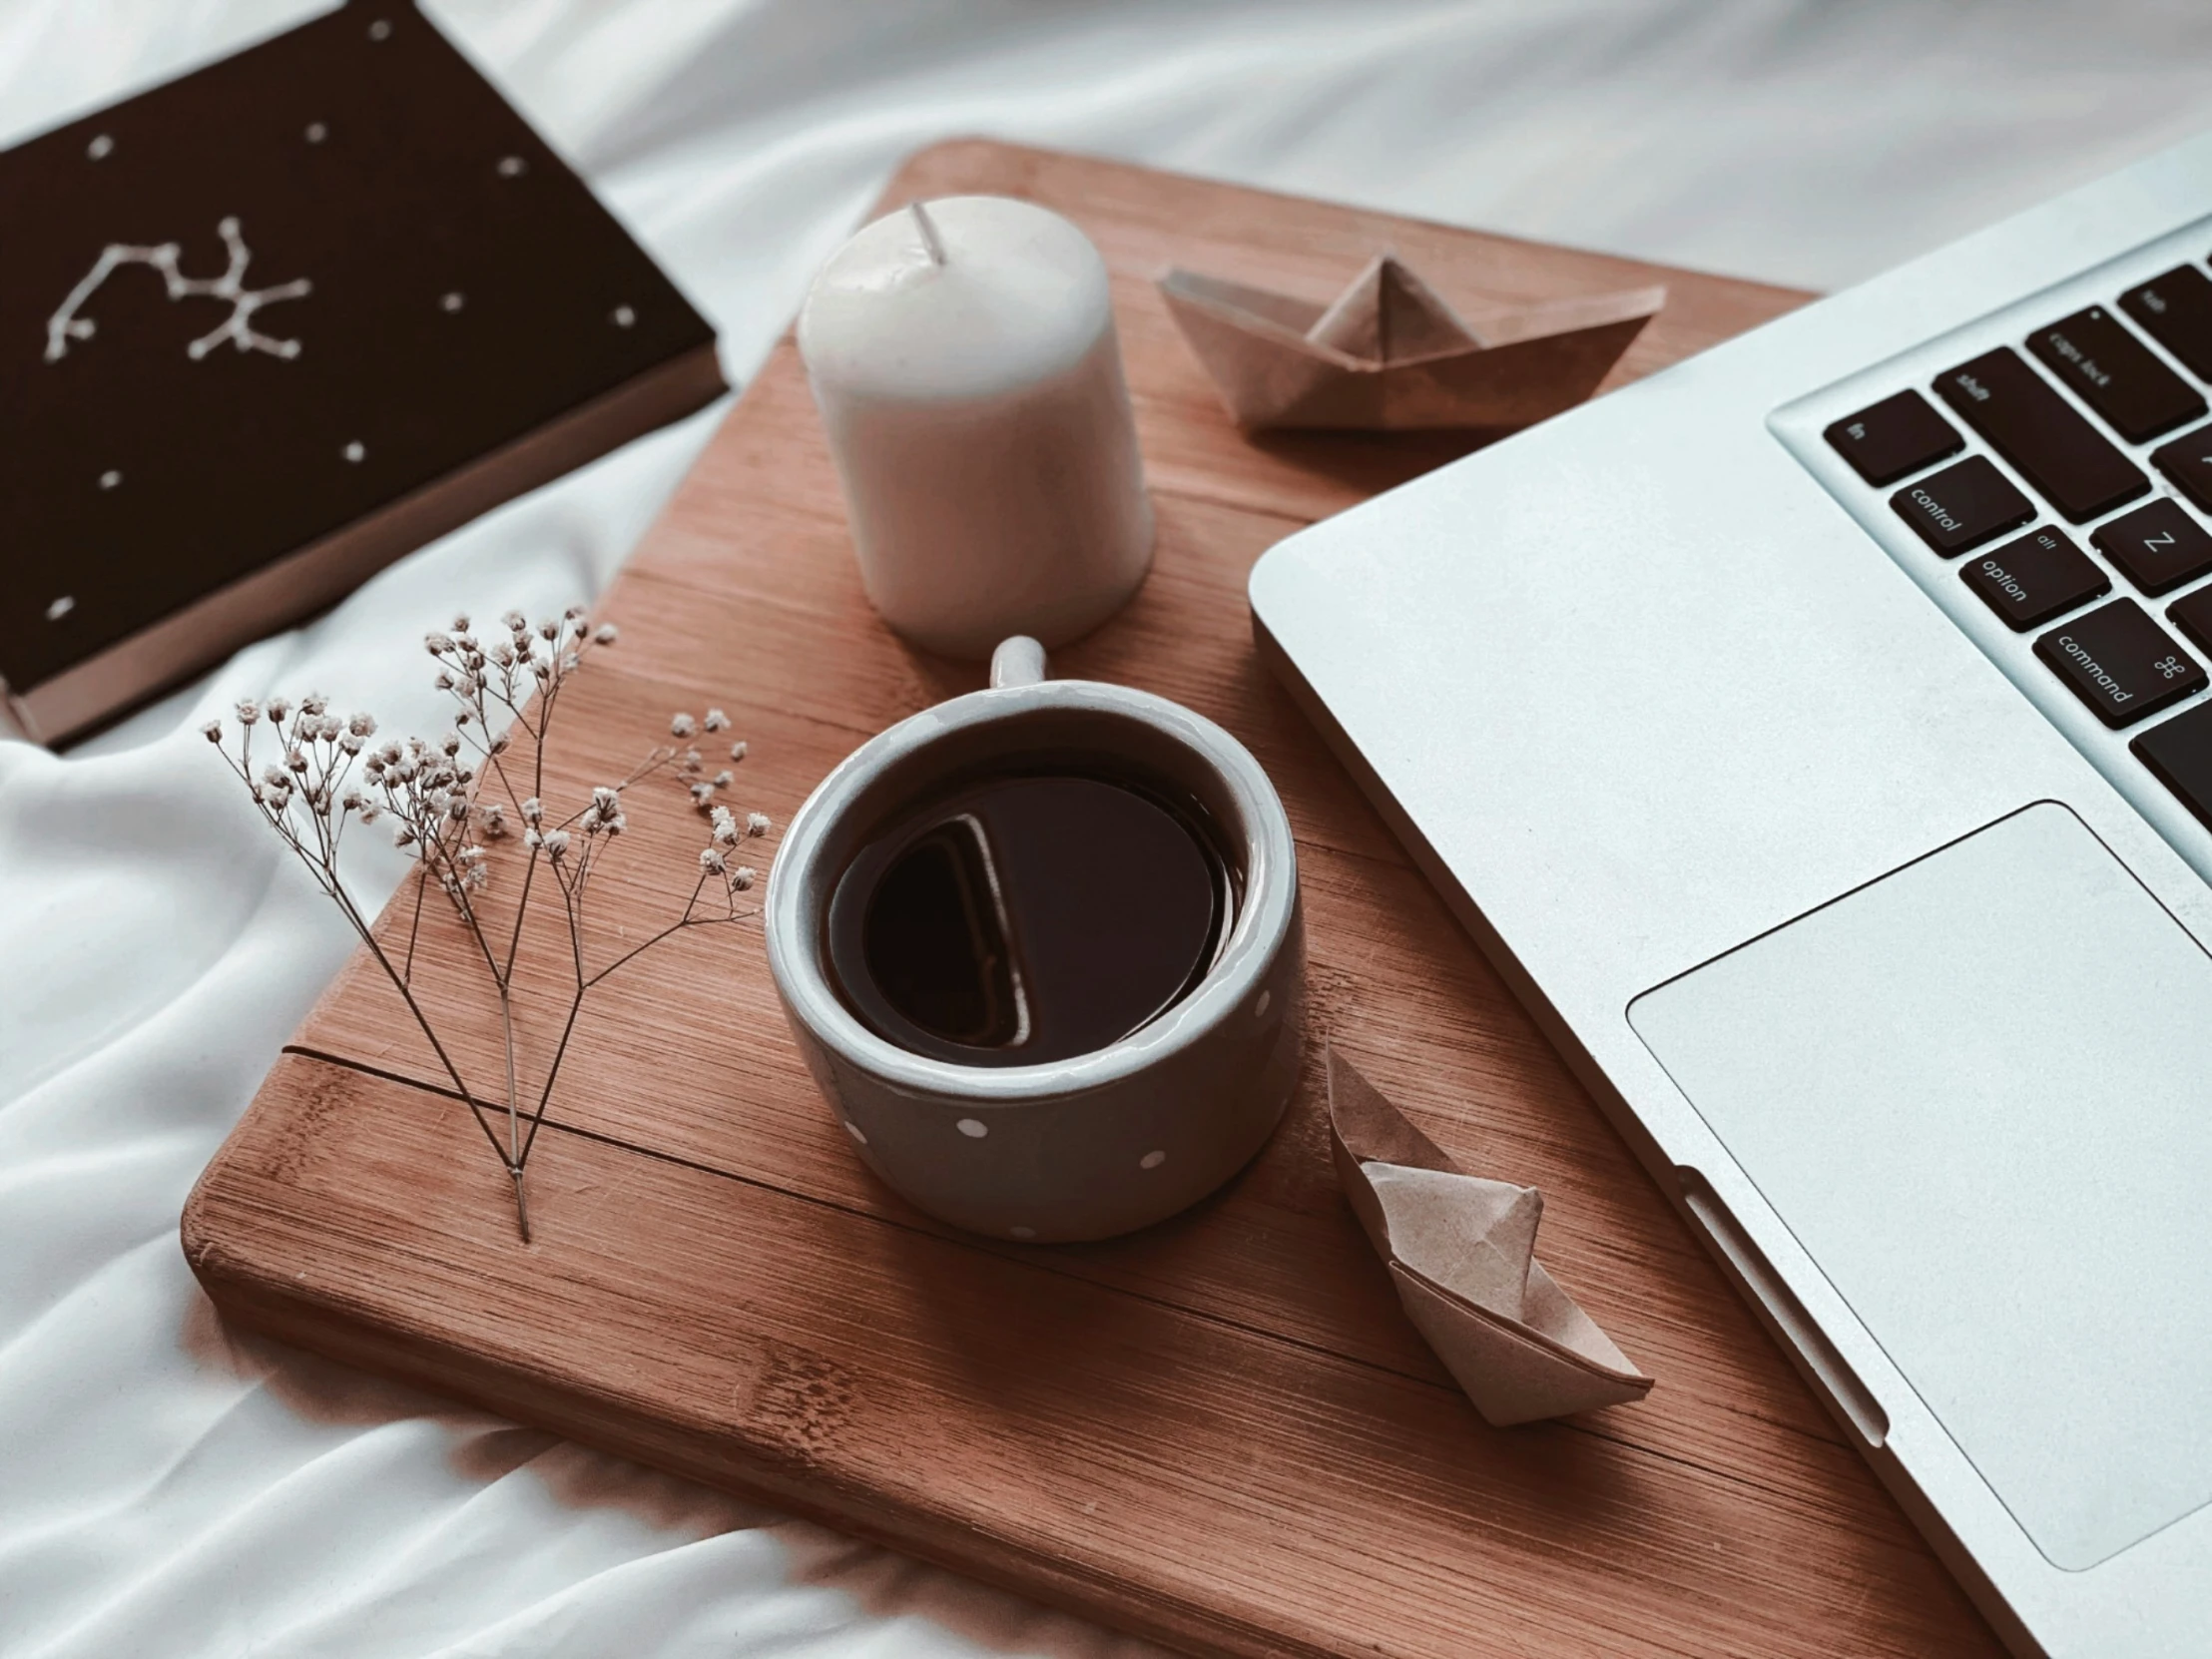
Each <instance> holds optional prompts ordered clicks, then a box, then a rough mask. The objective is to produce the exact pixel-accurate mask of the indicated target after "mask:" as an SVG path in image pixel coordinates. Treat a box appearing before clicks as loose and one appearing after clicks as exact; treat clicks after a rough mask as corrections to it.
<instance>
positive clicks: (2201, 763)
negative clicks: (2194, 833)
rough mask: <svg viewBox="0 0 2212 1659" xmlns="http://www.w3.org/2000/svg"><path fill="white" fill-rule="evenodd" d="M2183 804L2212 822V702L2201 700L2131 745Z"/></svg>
mask: <svg viewBox="0 0 2212 1659" xmlns="http://www.w3.org/2000/svg"><path fill="white" fill-rule="evenodd" d="M2127 747H2128V748H2130V749H2132V750H2134V751H2135V758H2136V759H2137V760H2139V761H2141V762H2142V763H2143V765H2145V766H2147V767H2149V768H2150V770H2151V775H2152V776H2153V777H2155V778H2156V779H2157V780H2158V781H2159V782H2160V783H2161V784H2163V785H2165V786H2166V788H2168V789H2169V790H2172V791H2173V792H2174V794H2175V796H2176V797H2178V798H2179V800H2180V802H2181V804H2182V805H2183V806H2184V807H2186V808H2188V809H2189V811H2191V812H2192V813H2194V814H2196V815H2197V817H2198V818H2199V819H2201V820H2203V821H2204V822H2205V823H2206V824H2207V825H2212V703H2200V704H2198V705H2197V706H2196V707H2195V708H2194V709H2191V710H2189V711H2187V712H2186V713H2184V714H2178V715H2176V716H2174V718H2173V719H2171V720H2169V721H2167V722H2166V723H2165V724H2164V725H2163V726H2153V727H2152V728H2151V729H2150V730H2149V731H2148V732H2145V733H2144V734H2143V735H2142V736H2141V737H2139V738H2137V739H2136V740H2135V741H2134V742H2133V743H2131V744H2129V745H2128V746H2127Z"/></svg>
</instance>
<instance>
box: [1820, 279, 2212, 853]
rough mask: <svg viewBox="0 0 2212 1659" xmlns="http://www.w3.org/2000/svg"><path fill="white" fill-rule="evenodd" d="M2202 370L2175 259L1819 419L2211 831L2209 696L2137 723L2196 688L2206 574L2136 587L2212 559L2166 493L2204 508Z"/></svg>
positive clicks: (2202, 536)
mask: <svg viewBox="0 0 2212 1659" xmlns="http://www.w3.org/2000/svg"><path fill="white" fill-rule="evenodd" d="M2154 347H2155V348H2154ZM2161 351H2162V352H2163V353H2164V354H2161ZM2030 359H2032V360H2030ZM2208 384H2212V277H2208V276H2207V275H2206V272H2205V271H2204V270H2203V269H2200V268H2199V267H2197V266H2195V265H2182V266H2178V267H2176V268H2175V269H2174V270H2172V271H2168V272H2166V273H2164V274H2163V275H2161V276H2158V277H2153V278H2151V279H2150V280H2149V281H2147V282H2143V283H2140V284H2139V285H2137V286H2135V287H2132V288H2130V289H2128V290H2127V291H2126V292H2124V293H2122V294H2119V295H2118V296H2117V300H2116V303H2115V304H2113V305H2112V306H2109V307H2107V306H2105V305H2101V304H2093V305H2089V306H2086V307H2085V308H2082V309H2078V310H2075V311H2074V312H2073V313H2072V314H2071V315H2068V316H2063V317H2060V318H2058V319H2057V320H2055V321H2053V322H2050V323H2048V324H2045V325H2043V326H2040V327H2037V328H2036V329H2035V330H2034V331H2033V332H2031V333H2029V334H2028V335H2026V337H2025V338H2023V339H2020V340H2019V342H2018V345H2017V346H2014V345H2012V344H2004V345H1999V346H1996V347H1995V348H1993V349H1990V350H1986V351H1983V352H1981V353H1980V354H1979V355H1977V356H1974V357H1970V358H1968V359H1967V360H1965V361H1963V362H1961V363H1958V364H1957V365H1956V366H1955V367H1951V368H1947V369H1945V370H1943V371H1942V372H1941V373H1939V374H1937V375H1936V377H1935V378H1934V380H1933V381H1932V382H1930V383H1929V384H1928V385H1927V386H1926V388H1925V389H1924V388H1922V387H1918V386H1915V387H1907V388H1905V389H1902V390H1899V391H1896V392H1893V393H1891V394H1890V395H1888V396H1886V397H1884V398H1882V399H1881V400H1880V401H1879V402H1875V403H1871V404H1869V405H1867V406H1866V407H1865V408H1862V409H1860V410H1858V411H1857V412H1856V413H1853V414H1849V415H1846V416H1845V417H1844V418H1843V419H1841V420H1838V421H1835V422H1833V423H1832V424H1830V425H1829V426H1828V427H1827V428H1826V430H1825V431H1824V432H1823V433H1822V435H1823V436H1824V437H1825V438H1826V439H1827V441H1828V444H1829V446H1830V447H1831V448H1832V449H1834V450H1835V451H1836V453H1837V454H1838V455H1840V456H1842V457H1843V459H1844V460H1845V461H1846V462H1847V463H1848V464H1849V465H1850V467H1851V469H1852V471H1853V472H1855V473H1857V474H1858V476H1859V478H1860V480H1861V481H1862V482H1863V483H1865V484H1866V485H1867V487H1868V488H1869V489H1870V490H1884V491H1888V492H1889V503H1890V507H1891V510H1892V511H1893V512H1895V513H1896V515H1897V517H1898V518H1899V519H1900V520H1902V521H1903V522H1904V523H1905V524H1906V525H1907V526H1909V527H1910V528H1911V529H1912V531H1913V533H1914V534H1915V535H1916V536H1918V537H1919V538H1920V540H1921V541H1923V542H1924V543H1926V544H1927V546H1928V547H1929V549H1930V550H1931V551H1932V552H1934V553H1935V554H1936V556H1937V557H1939V558H1941V559H1945V560H1952V559H1955V560H1958V561H1959V563H1958V565H1957V567H1956V568H1957V571H1958V578H1959V580H1960V581H1961V582H1962V583H1963V585H1964V587H1965V588H1966V589H1967V591H1969V592H1970V593H1972V594H1973V595H1974V597H1975V598H1977V599H1978V600H1979V601H1980V602H1981V603H1982V604H1983V605H1985V606H1987V607H1988V609H1989V610H1990V611H1991V612H1992V613H1993V614H1994V615H1995V616H1996V617H1997V618H1998V619H1999V620H2000V621H2001V622H2002V623H2003V624H2004V625H2005V627H2007V628H2009V629H2010V630H2012V631H2013V632H2014V633H2018V634H2027V633H2030V632H2034V633H2035V634H2036V637H2035V639H2034V642H2033V649H2034V655H2035V657H2036V659H2037V660H2038V661H2039V662H2041V664H2042V665H2043V667H2044V668H2045V669H2046V670H2047V671H2048V672H2049V673H2050V674H2051V676H2052V677H2053V678H2054V679H2055V680H2056V681H2057V682H2058V684H2060V685H2061V686H2063V687H2064V688H2065V689H2066V690H2067V691H2069V692H2070V693H2072V694H2073V696H2075V697H2076V698H2078V699H2080V701H2081V702H2082V704H2083V705H2084V706H2085V707H2087V708H2088V710H2089V711H2090V712H2091V713H2092V714H2094V715H2095V716H2096V718H2097V719H2098V720H2099V721H2101V722H2102V723H2103V724H2104V725H2105V726H2106V727H2108V728H2110V729H2112V730H2113V731H2132V732H2134V733H2135V735H2134V737H2133V739H2132V741H2131V742H2130V743H2129V748H2130V750H2131V751H2132V753H2133V755H2134V757H2135V759H2136V761H2137V762H2139V763H2140V764H2141V765H2143V766H2144V767H2146V768H2147V769H2148V770H2149V772H2150V773H2151V775H2152V776H2153V777H2155V778H2156V779H2157V780H2158V781H2159V782H2160V783H2161V784H2163V785H2164V786H2165V787H2166V788H2167V789H2168V790H2170V791H2172V792H2173V794H2174V795H2175V796H2176V797H2177V798H2178V799H2179V800H2180V802H2181V804H2182V805H2183V806H2184V807H2186V808H2187V809H2188V810H2189V811H2190V812H2191V813H2192V814H2194V815H2195V816H2196V818H2197V819H2198V820H2199V821H2200V822H2201V823H2203V824H2204V825H2206V826H2207V827H2208V828H2212V698H2205V699H2200V700H2199V701H2197V702H2195V703H2193V704H2190V706H2189V707H2187V708H2185V709H2183V710H2182V711H2181V712H2180V713H2178V714H2171V715H2170V716H2169V718H2166V719H2163V720H2160V721H2158V723H2157V724H2155V725H2151V724H2148V723H2149V722H2151V721H2152V720H2153V719H2154V717H2158V716H2162V715H2168V714H2169V711H2171V710H2173V709H2174V708H2175V706H2176V705H2178V704H2184V703H2189V700H2190V699H2192V698H2195V697H2196V696H2197V694H2198V693H2199V692H2202V691H2204V690H2205V689H2206V687H2207V686H2208V685H2212V675H2208V674H2207V672H2206V668H2205V663H2206V661H2208V660H2212V584H2207V585H2206V586H2204V587H2202V588H2199V589H2195V590H2194V591H2192V592H2189V593H2187V594H2185V595H2182V596H2181V597H2179V598H2177V599H2174V600H2172V601H2171V602H2170V603H2165V604H2159V603H2152V602H2155V601H2162V600H2165V599H2166V596H2168V595H2171V594H2175V593H2177V592H2178V591H2179V590H2181V589H2183V588H2188V587H2190V585H2191V584H2193V583H2196V582H2197V581H2199V579H2200V578H2203V577H2205V576H2207V575H2212V531H2207V529H2206V528H2205V526H2204V524H2203V523H2201V522H2200V521H2199V520H2198V518H2197V517H2196V515H2195V514H2193V513H2192V512H2190V511H2189V509H2188V507H2185V506H2184V505H2183V504H2182V502H2183V501H2184V500H2185V501H2187V502H2189V503H2191V504H2193V505H2194V506H2195V507H2197V508H2199V509H2201V510H2203V511H2206V512H2212V423H2204V422H2205V417H2206V415H2207V413H2208V412H2212V411H2208V406H2207V403H2206V399H2205V391H2206V386H2207V385H2208ZM1975 439H1978V440H1979V448H1980V449H1982V450H1986V451H1988V453H1979V452H1970V448H1971V445H1972V440H1975ZM2146 446H2155V447H2148V448H2147V453H2146V452H2145V449H2146ZM1992 454H1993V455H1994V456H1995V457H1996V458H1997V459H1999V460H2002V461H2003V462H2004V463H2005V467H2006V468H2009V472H2007V471H2006V470H2004V469H2002V468H1999V467H1998V466H1997V465H1996V464H1994V462H1993V461H1992V460H1991V459H1990V455H1992ZM2177 497H2178V499H2177ZM2084 543H2086V546H2084V545H2083V544H2084ZM2024 643H2025V642H2024V641H2023V644H2024ZM2138 729H2139V730H2138Z"/></svg>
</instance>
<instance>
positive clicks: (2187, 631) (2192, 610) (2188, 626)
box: [2166, 588, 2212, 651]
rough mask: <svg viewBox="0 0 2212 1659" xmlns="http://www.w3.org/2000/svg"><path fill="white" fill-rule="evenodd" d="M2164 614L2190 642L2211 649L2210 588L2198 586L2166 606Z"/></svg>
mask: <svg viewBox="0 0 2212 1659" xmlns="http://www.w3.org/2000/svg"><path fill="white" fill-rule="evenodd" d="M2166 616H2167V619H2168V620H2169V621H2171V622H2172V623H2173V625H2174V626H2175V627H2176V628H2179V629H2180V630H2181V632H2182V634H2183V635H2184V636H2185V637H2187V639H2188V640H2189V641H2190V643H2191V644H2193V645H2197V646H2199V647H2201V648H2203V649H2204V650H2206V651H2212V588H2199V589H2197V591H2196V592H2195V593H2192V594H2191V595H2189V597H2188V598H2186V599H2177V600H2175V601H2174V602H2173V603H2172V604H2171V605H2168V606H2167V607H2166Z"/></svg>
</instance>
